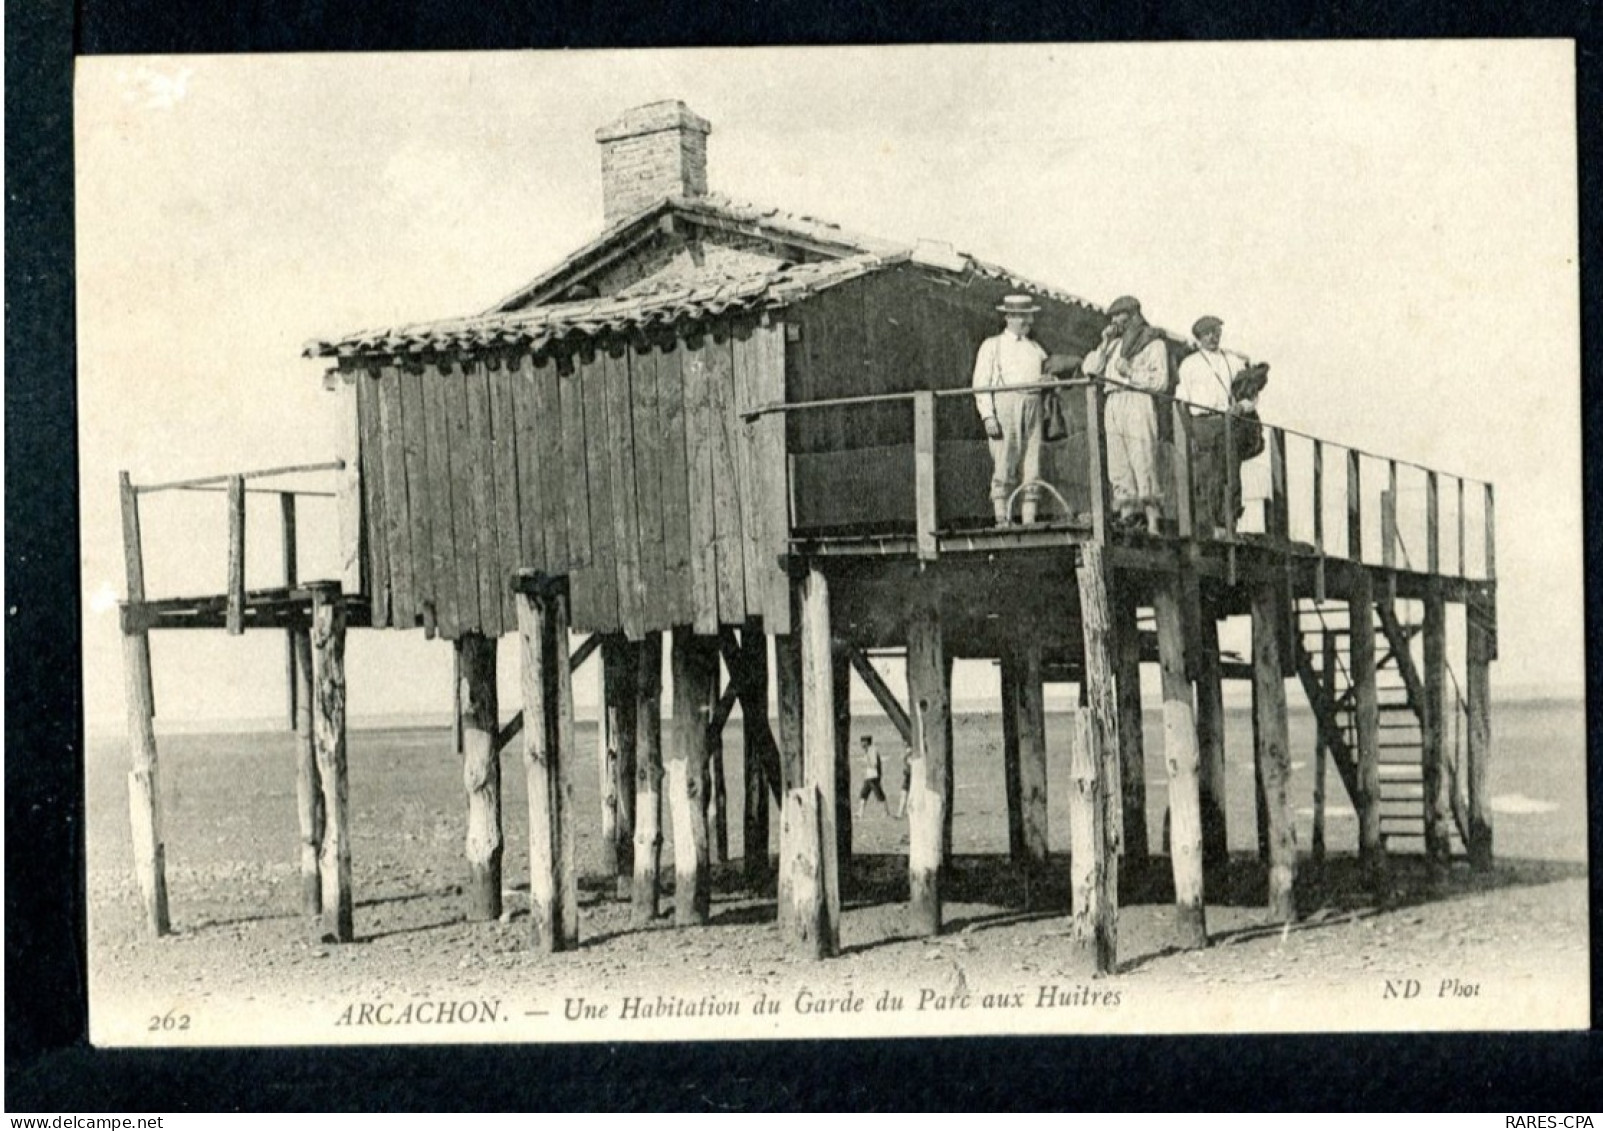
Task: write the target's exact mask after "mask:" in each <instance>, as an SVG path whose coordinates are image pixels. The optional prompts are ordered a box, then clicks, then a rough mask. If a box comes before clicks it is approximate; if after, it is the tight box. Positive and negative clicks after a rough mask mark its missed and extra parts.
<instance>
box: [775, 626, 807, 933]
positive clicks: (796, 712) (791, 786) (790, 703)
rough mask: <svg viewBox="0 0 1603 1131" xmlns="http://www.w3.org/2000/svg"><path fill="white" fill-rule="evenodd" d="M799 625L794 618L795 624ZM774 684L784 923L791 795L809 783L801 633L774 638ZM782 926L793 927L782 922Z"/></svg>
mask: <svg viewBox="0 0 1603 1131" xmlns="http://www.w3.org/2000/svg"><path fill="white" fill-rule="evenodd" d="M797 623H798V620H797V618H795V617H792V618H791V624H792V625H795V624H797ZM774 683H775V684H776V685H777V686H776V691H777V692H778V704H777V707H778V712H779V776H780V782H779V784H780V789H781V794H780V796H782V797H784V798H785V805H784V809H783V810H782V812H781V813H780V820H779V881H778V898H777V900H776V902H777V904H778V908H779V915H780V916H781V919H782V920H783V919H784V917H786V916H787V915H788V914H789V911H790V908H791V903H792V897H791V884H792V880H793V877H794V875H795V867H796V864H797V860H798V858H797V856H796V853H797V851H799V850H798V849H797V848H796V847H795V846H794V845H792V844H791V842H790V835H791V834H790V830H791V829H792V827H793V821H792V819H791V816H790V813H791V801H790V797H791V793H792V791H794V790H796V789H799V788H800V787H801V785H802V784H803V782H804V780H805V775H804V773H803V768H802V767H803V760H802V665H801V635H800V631H799V630H798V631H796V632H791V633H787V634H785V635H782V636H776V637H774ZM781 927H782V928H785V929H787V930H788V929H790V925H789V924H787V923H786V922H783V921H782V922H781Z"/></svg>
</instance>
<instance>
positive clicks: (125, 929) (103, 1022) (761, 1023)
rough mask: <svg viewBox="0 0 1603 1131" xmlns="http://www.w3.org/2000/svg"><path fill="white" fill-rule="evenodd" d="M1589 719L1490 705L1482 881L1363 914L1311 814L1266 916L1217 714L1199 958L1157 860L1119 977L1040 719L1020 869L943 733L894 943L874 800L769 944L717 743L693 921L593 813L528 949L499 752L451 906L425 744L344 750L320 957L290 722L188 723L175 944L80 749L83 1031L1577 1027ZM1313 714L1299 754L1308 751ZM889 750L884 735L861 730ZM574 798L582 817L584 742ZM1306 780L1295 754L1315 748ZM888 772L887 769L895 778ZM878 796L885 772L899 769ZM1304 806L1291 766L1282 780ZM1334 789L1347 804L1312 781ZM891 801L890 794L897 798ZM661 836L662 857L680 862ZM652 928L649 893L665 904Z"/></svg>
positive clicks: (894, 868)
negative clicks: (609, 866)
mask: <svg viewBox="0 0 1603 1131" xmlns="http://www.w3.org/2000/svg"><path fill="white" fill-rule="evenodd" d="M1583 719H1584V716H1583V709H1582V707H1581V705H1579V704H1567V705H1554V704H1543V705H1519V704H1509V705H1505V706H1502V707H1500V708H1499V710H1498V713H1497V715H1496V717H1495V719H1494V725H1495V726H1496V728H1497V740H1498V750H1499V757H1498V761H1497V762H1496V763H1495V764H1494V772H1493V795H1494V798H1495V799H1496V800H1495V808H1496V817H1497V847H1498V864H1497V867H1496V869H1495V871H1493V872H1492V873H1489V874H1484V875H1477V874H1474V873H1472V872H1470V870H1469V869H1468V866H1467V865H1466V864H1464V863H1462V862H1458V863H1455V864H1454V866H1453V867H1452V869H1451V870H1450V871H1449V872H1448V873H1447V874H1446V875H1445V876H1436V875H1432V874H1431V872H1430V871H1429V869H1427V868H1426V867H1425V866H1424V865H1423V862H1422V861H1420V860H1419V859H1418V858H1417V857H1413V856H1409V855H1405V854H1399V855H1398V856H1397V857H1396V858H1395V860H1394V870H1393V881H1394V882H1393V889H1392V891H1391V894H1390V896H1389V897H1388V898H1385V899H1377V898H1376V897H1375V896H1373V895H1372V894H1370V893H1369V892H1367V891H1366V890H1365V889H1364V887H1363V886H1362V885H1361V884H1360V883H1359V882H1358V876H1357V871H1356V866H1355V861H1354V860H1353V847H1354V842H1355V830H1354V822H1353V821H1352V819H1351V815H1350V810H1349V809H1348V808H1347V806H1346V804H1345V798H1344V797H1339V798H1337V799H1336V800H1334V801H1333V803H1332V815H1331V818H1330V822H1329V824H1330V830H1331V831H1330V842H1331V857H1330V860H1329V862H1328V864H1327V866H1326V868H1325V869H1324V872H1323V874H1322V875H1321V874H1320V873H1319V872H1318V871H1317V870H1316V869H1315V868H1314V867H1313V865H1312V863H1311V861H1309V860H1308V858H1307V846H1308V844H1309V828H1308V823H1309V813H1308V812H1307V806H1306V805H1304V806H1302V809H1303V812H1302V813H1301V815H1300V820H1299V826H1300V827H1299V830H1298V839H1299V844H1300V845H1301V846H1302V848H1303V851H1304V859H1303V866H1302V870H1301V872H1300V874H1299V880H1298V904H1299V912H1300V920H1299V922H1298V923H1297V924H1296V925H1295V926H1294V927H1292V928H1290V929H1284V928H1282V927H1280V926H1277V925H1272V924H1269V923H1267V922H1266V916H1265V914H1264V912H1263V910H1262V903H1263V896H1264V887H1265V881H1264V875H1263V871H1262V868H1261V867H1260V866H1259V864H1258V862H1257V859H1256V852H1255V850H1254V845H1255V834H1254V831H1253V824H1252V812H1251V794H1250V790H1251V770H1250V762H1249V761H1247V749H1246V746H1247V743H1248V742H1249V739H1248V738H1247V735H1248V734H1250V731H1249V729H1248V728H1247V726H1246V725H1245V719H1244V718H1242V717H1238V716H1232V718H1231V720H1230V724H1231V725H1230V728H1229V730H1230V734H1231V742H1230V746H1229V750H1228V761H1229V763H1230V772H1231V774H1232V778H1231V806H1230V810H1231V811H1230V814H1229V817H1230V828H1231V847H1232V863H1231V868H1230V873H1229V876H1228V879H1227V881H1226V883H1224V884H1223V885H1221V886H1220V887H1219V889H1218V890H1216V891H1214V892H1212V893H1211V896H1210V905H1209V908H1208V928H1209V936H1210V945H1209V947H1208V948H1207V949H1206V950H1202V951H1181V950H1177V949H1175V948H1174V947H1173V945H1172V937H1173V935H1172V922H1173V913H1172V909H1171V905H1170V900H1171V897H1172V889H1171V888H1170V884H1169V880H1168V861H1167V860H1166V859H1165V858H1163V857H1161V856H1155V857H1154V859H1153V864H1152V867H1151V868H1149V869H1148V870H1147V873H1146V874H1145V875H1144V876H1143V877H1142V878H1141V879H1140V880H1139V881H1137V882H1135V883H1133V884H1131V885H1129V886H1127V888H1126V889H1125V891H1124V892H1123V893H1122V895H1121V899H1122V902H1123V903H1124V905H1125V906H1124V908H1123V910H1122V914H1121V918H1120V924H1119V961H1120V970H1119V974H1118V975H1117V976H1116V977H1111V978H1092V977H1089V976H1088V974H1087V972H1086V971H1084V970H1083V969H1081V968H1079V967H1078V966H1077V965H1076V963H1075V959H1074V955H1073V949H1072V947H1071V945H1070V940H1069V936H1068V933H1067V932H1068V920H1067V918H1066V916H1065V911H1066V909H1067V907H1068V902H1069V896H1068V867H1067V859H1066V848H1067V829H1066V828H1065V827H1064V825H1065V822H1064V821H1063V819H1062V818H1061V814H1063V813H1064V812H1065V810H1066V794H1065V792H1064V782H1065V781H1066V779H1067V773H1066V759H1067V751H1066V748H1065V746H1064V742H1065V740H1064V738H1063V730H1064V728H1063V727H1062V726H1061V724H1057V725H1054V724H1053V723H1051V722H1049V728H1048V729H1049V748H1048V756H1049V777H1050V780H1051V783H1052V787H1051V790H1050V812H1051V817H1052V821H1053V827H1052V835H1051V842H1052V846H1053V850H1054V859H1053V861H1052V863H1051V866H1050V867H1049V868H1048V869H1046V870H1045V871H1044V872H1043V873H1041V874H1039V875H1036V876H1033V877H1031V878H1030V879H1029V880H1028V881H1027V880H1026V878H1025V876H1024V875H1023V873H1022V872H1021V871H1020V870H1018V869H1016V868H1014V867H1013V866H1012V865H1010V864H1009V863H1008V861H1007V860H1006V827H1005V820H1004V815H1003V808H1004V806H1003V799H1002V782H1001V766H1000V761H1001V760H1000V726H999V724H998V722H997V720H995V719H994V718H988V717H984V716H965V717H962V718H960V719H959V720H958V724H957V751H958V753H957V764H956V774H957V781H958V789H959V793H958V813H957V819H956V828H955V847H956V852H957V854H958V855H957V860H956V861H955V865H954V868H953V871H952V875H951V876H950V878H949V880H948V882H947V885H946V899H947V902H946V909H945V922H946V930H945V932H944V933H943V934H942V935H941V936H940V937H939V938H936V939H920V938H915V937H912V936H911V935H910V933H909V931H908V928H907V924H906V915H905V908H904V906H903V904H902V901H903V900H905V898H906V890H907V889H906V875H905V857H904V856H903V855H902V853H903V852H905V843H906V841H905V825H904V824H903V823H902V822H900V821H898V820H896V819H895V818H894V817H890V816H888V815H886V814H883V813H876V812H875V811H874V810H870V811H869V813H868V814H867V815H866V817H864V818H863V819H862V820H861V821H859V822H856V829H855V834H854V847H855V859H854V862H853V865H852V869H851V871H850V873H849V875H848V877H847V882H846V892H845V895H846V898H845V911H844V914H843V919H842V925H841V944H842V951H843V953H842V956H841V957H840V958H838V959H835V960H832V961H828V962H823V963H814V962H809V961H804V960H799V959H797V958H795V957H793V956H792V955H791V954H790V953H788V952H787V949H786V947H785V945H784V943H783V940H781V938H780V937H779V934H778V932H777V930H776V929H775V927H774V924H773V918H774V901H773V893H772V889H771V886H770V887H763V886H761V885H759V886H757V887H755V888H749V887H748V886H747V885H746V883H745V881H744V879H743V876H742V869H741V862H740V860H739V857H740V856H741V854H742V853H743V846H742V845H741V844H740V827H739V826H740V822H739V801H738V793H739V788H738V783H739V781H740V774H741V751H740V747H739V727H738V725H732V726H730V727H729V728H728V741H727V749H726V757H727V760H728V773H729V780H730V782H731V792H732V793H734V794H736V795H737V796H736V798H734V799H732V804H733V805H734V807H735V812H734V814H733V819H732V820H731V823H730V824H731V827H730V840H731V845H730V850H731V854H732V856H734V857H735V859H734V860H733V861H732V862H731V863H729V864H727V865H724V866H720V867H719V868H717V870H716V884H715V896H714V901H713V912H712V921H711V923H710V924H709V925H708V926H706V927H703V928H697V929H687V930H679V929H675V928H674V927H673V926H672V920H671V916H665V917H663V918H661V919H659V920H658V921H657V923H655V924H654V925H653V926H651V927H649V928H645V929H631V927H630V925H629V916H628V907H627V904H626V903H623V902H620V901H619V900H617V899H616V898H615V896H614V894H613V890H612V884H611V883H610V882H609V881H608V879H607V878H606V877H603V876H601V875H599V874H597V868H598V865H599V860H600V854H599V844H598V841H597V836H596V831H595V827H594V822H589V821H587V822H585V823H584V824H583V825H582V826H581V828H580V830H579V859H580V861H581V870H582V872H583V873H584V878H583V881H582V883H581V908H582V909H581V924H580V930H581V936H582V945H581V946H580V948H579V949H578V950H577V951H575V952H572V953H569V954H565V955H559V956H540V955H537V954H535V953H533V952H531V951H530V950H529V949H528V948H527V936H528V930H529V921H528V915H527V849H526V840H525V837H526V829H527V820H526V813H525V810H524V805H525V793H524V785H523V780H522V770H521V765H520V762H519V759H518V758H517V757H515V756H509V757H507V758H506V759H505V760H504V765H505V783H504V791H503V792H504V810H505V824H506V845H507V849H506V867H505V883H504V886H505V888H506V906H507V914H506V915H504V916H503V918H502V920H501V921H499V922H489V923H475V922H468V921H466V919H465V909H466V900H465V898H464V896H463V894H462V890H461V886H460V885H461V882H462V876H463V872H464V867H463V864H462V854H461V837H462V831H463V815H462V808H463V803H462V801H461V787H460V781H459V765H458V761H457V759H456V756H455V755H454V754H452V753H451V752H450V746H449V739H448V735H447V734H446V733H445V732H443V731H434V730H411V731H402V730H392V731H354V732H353V733H352V736H351V743H350V783H351V784H350V796H351V817H352V826H353V860H354V885H355V893H356V904H357V905H356V915H355V923H356V933H357V937H358V941H357V942H356V943H353V944H349V945H344V946H335V945H326V944H324V943H322V942H320V941H318V940H317V939H316V937H315V935H314V933H313V932H312V931H311V930H310V929H309V925H308V924H307V923H306V921H305V920H303V918H302V916H301V915H300V913H299V911H298V900H299V876H298V871H297V865H296V863H295V861H296V850H295V840H296V831H295V814H294V800H293V798H294V793H293V773H292V768H291V767H292V763H293V751H294V739H293V737H292V736H291V735H289V734H287V733H277V734H255V735H183V736H168V737H166V738H164V739H163V741H162V768H163V775H164V777H163V782H162V786H163V794H164V799H165V803H166V818H167V843H168V883H169V890H170V900H171V907H172V915H173V922H174V928H175V933H174V934H173V936H171V937H169V938H166V939H161V940H155V939H151V938H148V937H147V936H146V935H145V933H144V931H143V927H142V918H141V911H140V904H139V900H138V895H137V891H136V889H135V886H134V883H133V878H132V870H131V867H130V865H129V857H128V851H129V850H128V831H127V813H126V800H125V796H124V787H123V773H124V767H125V763H124V762H123V758H124V752H123V749H122V746H121V744H120V743H118V742H117V741H115V740H108V741H105V742H102V743H99V744H96V745H93V746H92V747H91V750H90V754H89V761H88V766H89V772H88V781H87V789H88V794H87V800H88V816H89V829H90V835H89V838H88V845H87V848H88V854H87V861H88V869H87V880H88V893H89V898H90V939H89V962H90V968H89V975H90V1000H91V1036H92V1039H93V1040H94V1041H95V1043H97V1044H114V1045H121V1044H157V1045H162V1044H202V1045H212V1044H281V1043H318V1044H324V1043H350V1042H405V1043H419V1042H435V1041H479V1042H488V1041H522V1040H562V1041H576V1040H620V1039H622V1040H633V1039H651V1038H656V1037H664V1036H674V1037H689V1036H695V1037H716V1038H751V1037H774V1036H808V1035H840V1034H848V1033H852V1034H858V1033H876V1034H915V1033H917V1034H929V1033H1034V1032H1196V1031H1236V1030H1328V1029H1436V1028H1442V1029H1461V1028H1523V1027H1533V1028H1553V1027H1583V1026H1585V1025H1586V1023H1587V1020H1588V1016H1589V1003H1588V984H1589V983H1588V966H1587V962H1588V944H1587V884H1586V864H1585V846H1586V835H1585V834H1586V823H1585V822H1586V810H1585V789H1584V728H1583V725H1582V723H1583ZM1308 723H1309V721H1308V720H1307V719H1306V718H1302V717H1296V716H1294V719H1293V735H1292V738H1293V744H1294V749H1297V750H1311V748H1312V739H1311V731H1310V728H1309V725H1308ZM864 730H867V731H868V732H869V733H873V734H875V735H876V736H877V740H878V741H879V743H880V744H881V746H882V748H884V749H885V750H886V751H887V752H889V751H891V750H893V749H895V748H896V747H894V746H893V745H892V738H893V736H892V734H891V732H890V731H889V728H888V727H887V726H885V725H883V724H880V723H878V722H877V721H876V720H862V721H859V723H858V724H857V733H862V732H863V731H864ZM580 741H581V749H582V750H584V751H585V752H586V755H587V756H586V757H585V759H584V762H583V764H582V765H581V767H580V772H579V779H578V782H577V786H578V791H579V810H580V812H581V813H586V814H588V813H593V812H595V811H596V782H595V772H594V766H593V761H594V760H593V757H592V756H590V752H591V751H593V750H594V731H593V729H592V728H590V727H587V726H581V733H580ZM1147 749H1148V763H1149V765H1148V779H1149V800H1150V802H1151V811H1152V814H1153V817H1152V821H1153V825H1154V829H1153V839H1154V844H1153V846H1152V847H1153V848H1154V849H1157V848H1159V847H1160V845H1159V844H1158V843H1157V839H1158V836H1159V830H1160V829H1161V821H1162V813H1163V797H1164V789H1165V786H1164V781H1163V772H1162V761H1161V755H1160V750H1161V727H1160V726H1159V724H1158V720H1157V718H1156V717H1153V718H1152V719H1149V725H1148V732H1147ZM1309 760H1310V761H1311V759H1309ZM888 761H891V759H888ZM893 784H894V782H893ZM1294 787H1295V788H1296V790H1297V795H1298V796H1299V798H1307V797H1309V796H1311V768H1310V767H1309V766H1308V765H1306V764H1304V763H1301V762H1299V763H1298V765H1297V769H1296V775H1295V778H1294ZM1332 787H1333V788H1334V789H1336V790H1337V792H1338V794H1339V789H1340V787H1339V785H1337V784H1336V783H1335V779H1334V775H1332ZM891 796H892V800H893V803H894V799H895V791H894V789H893V790H892V791H891ZM671 859H672V857H671V848H670V849H667V850H665V852H664V862H665V870H667V871H669V872H670V873H671V863H670V862H671ZM663 906H664V910H665V912H670V911H671V908H672V900H671V896H670V897H665V899H664V902H663Z"/></svg>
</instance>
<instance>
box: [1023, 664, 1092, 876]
mask: <svg viewBox="0 0 1603 1131" xmlns="http://www.w3.org/2000/svg"><path fill="white" fill-rule="evenodd" d="M1022 655H1023V663H1022V664H1021V665H1020V671H1019V684H1018V710H1019V714H1018V742H1019V794H1020V801H1021V803H1022V804H1021V810H1022V813H1021V816H1022V818H1023V826H1024V827H1023V834H1024V843H1023V848H1024V854H1025V858H1026V859H1027V860H1029V861H1030V862H1031V863H1033V864H1045V863H1046V857H1047V843H1048V840H1047V828H1048V825H1047V819H1048V818H1047V809H1046V702H1045V699H1044V697H1043V695H1042V686H1041V683H1042V681H1041V645H1040V644H1039V643H1038V642H1036V641H1034V640H1029V641H1026V642H1025V644H1024V646H1023V654H1022ZM1115 804H1116V802H1115Z"/></svg>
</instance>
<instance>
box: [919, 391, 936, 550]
mask: <svg viewBox="0 0 1603 1131" xmlns="http://www.w3.org/2000/svg"><path fill="white" fill-rule="evenodd" d="M913 485H914V490H913V498H914V515H915V522H914V529H915V530H916V531H917V534H918V557H919V560H920V561H933V560H934V559H935V558H936V557H937V556H938V555H939V552H940V551H939V548H938V544H937V542H936V537H935V528H936V525H937V522H938V519H937V518H936V513H937V512H936V505H935V504H936V499H935V393H934V391H933V390H930V389H921V390H919V391H918V392H916V393H914V394H913Z"/></svg>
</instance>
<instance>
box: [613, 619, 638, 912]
mask: <svg viewBox="0 0 1603 1131" xmlns="http://www.w3.org/2000/svg"><path fill="white" fill-rule="evenodd" d="M616 663H617V671H616V672H615V673H614V683H613V694H614V696H615V699H614V702H615V704H616V707H617V713H616V718H617V724H618V725H617V736H616V742H615V743H614V746H615V753H614V763H613V767H614V772H615V774H616V775H617V776H616V789H617V798H618V801H617V806H618V808H617V825H616V832H615V837H616V839H615V841H614V843H615V845H616V848H617V871H615V872H614V873H613V876H614V877H615V881H614V883H615V887H614V890H615V891H616V893H617V896H618V898H619V899H629V898H630V897H631V892H632V891H633V888H634V870H635V789H636V785H635V760H636V745H637V743H638V741H639V734H640V723H639V720H640V714H639V711H640V702H639V694H640V690H639V683H640V648H639V645H638V644H637V643H635V642H633V641H628V640H622V641H619V643H618V651H617V656H616Z"/></svg>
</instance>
